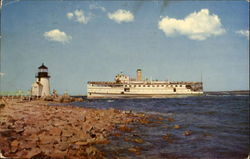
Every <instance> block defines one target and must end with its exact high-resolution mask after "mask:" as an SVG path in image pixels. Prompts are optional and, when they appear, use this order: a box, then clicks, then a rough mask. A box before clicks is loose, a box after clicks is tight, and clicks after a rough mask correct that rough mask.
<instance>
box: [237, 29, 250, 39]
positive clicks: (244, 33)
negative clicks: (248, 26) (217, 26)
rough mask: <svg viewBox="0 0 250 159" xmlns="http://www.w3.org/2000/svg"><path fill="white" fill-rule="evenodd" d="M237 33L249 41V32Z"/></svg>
mask: <svg viewBox="0 0 250 159" xmlns="http://www.w3.org/2000/svg"><path fill="white" fill-rule="evenodd" d="M236 33H237V34H239V35H242V36H245V37H246V38H247V39H249V30H238V31H236Z"/></svg>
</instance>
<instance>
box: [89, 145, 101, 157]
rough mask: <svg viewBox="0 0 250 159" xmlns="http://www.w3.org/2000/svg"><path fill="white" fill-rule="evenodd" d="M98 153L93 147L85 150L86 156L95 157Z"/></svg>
mask: <svg viewBox="0 0 250 159" xmlns="http://www.w3.org/2000/svg"><path fill="white" fill-rule="evenodd" d="M98 152H99V150H98V149H97V148H95V147H94V146H90V147H87V148H86V153H87V154H88V156H90V155H95V154H96V153H98Z"/></svg>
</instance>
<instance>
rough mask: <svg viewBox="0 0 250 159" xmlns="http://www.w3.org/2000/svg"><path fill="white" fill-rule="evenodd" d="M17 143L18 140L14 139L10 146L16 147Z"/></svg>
mask: <svg viewBox="0 0 250 159" xmlns="http://www.w3.org/2000/svg"><path fill="white" fill-rule="evenodd" d="M19 144H20V142H19V141H17V140H14V141H12V142H11V147H17V146H19Z"/></svg>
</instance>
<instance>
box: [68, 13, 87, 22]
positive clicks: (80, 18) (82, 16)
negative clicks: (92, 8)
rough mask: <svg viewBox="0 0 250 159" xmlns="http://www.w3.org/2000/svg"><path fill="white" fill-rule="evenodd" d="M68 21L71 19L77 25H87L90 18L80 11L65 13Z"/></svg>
mask: <svg viewBox="0 0 250 159" xmlns="http://www.w3.org/2000/svg"><path fill="white" fill-rule="evenodd" d="M67 17H68V19H69V20H71V19H73V20H75V21H76V22H78V23H82V24H87V23H88V22H89V20H90V16H86V15H85V14H84V12H83V11H82V10H75V11H74V12H69V13H67Z"/></svg>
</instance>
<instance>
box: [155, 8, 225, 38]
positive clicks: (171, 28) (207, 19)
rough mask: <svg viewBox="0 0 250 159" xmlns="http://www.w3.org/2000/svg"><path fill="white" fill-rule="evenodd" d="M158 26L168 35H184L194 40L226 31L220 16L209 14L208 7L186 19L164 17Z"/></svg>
mask: <svg viewBox="0 0 250 159" xmlns="http://www.w3.org/2000/svg"><path fill="white" fill-rule="evenodd" d="M158 28H159V29H160V30H162V31H163V32H164V33H165V34H166V36H176V35H184V36H187V37H188V38H189V39H192V40H206V39H207V38H209V37H211V36H218V35H221V34H223V33H225V32H226V31H225V29H223V28H222V24H221V22H220V18H219V17H218V16H217V15H215V14H212V15H210V14H209V10H208V9H201V10H200V11H199V12H193V13H191V14H189V15H188V16H187V17H185V18H184V19H175V18H169V17H167V16H166V17H164V18H162V19H161V20H160V21H159V23H158Z"/></svg>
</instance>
